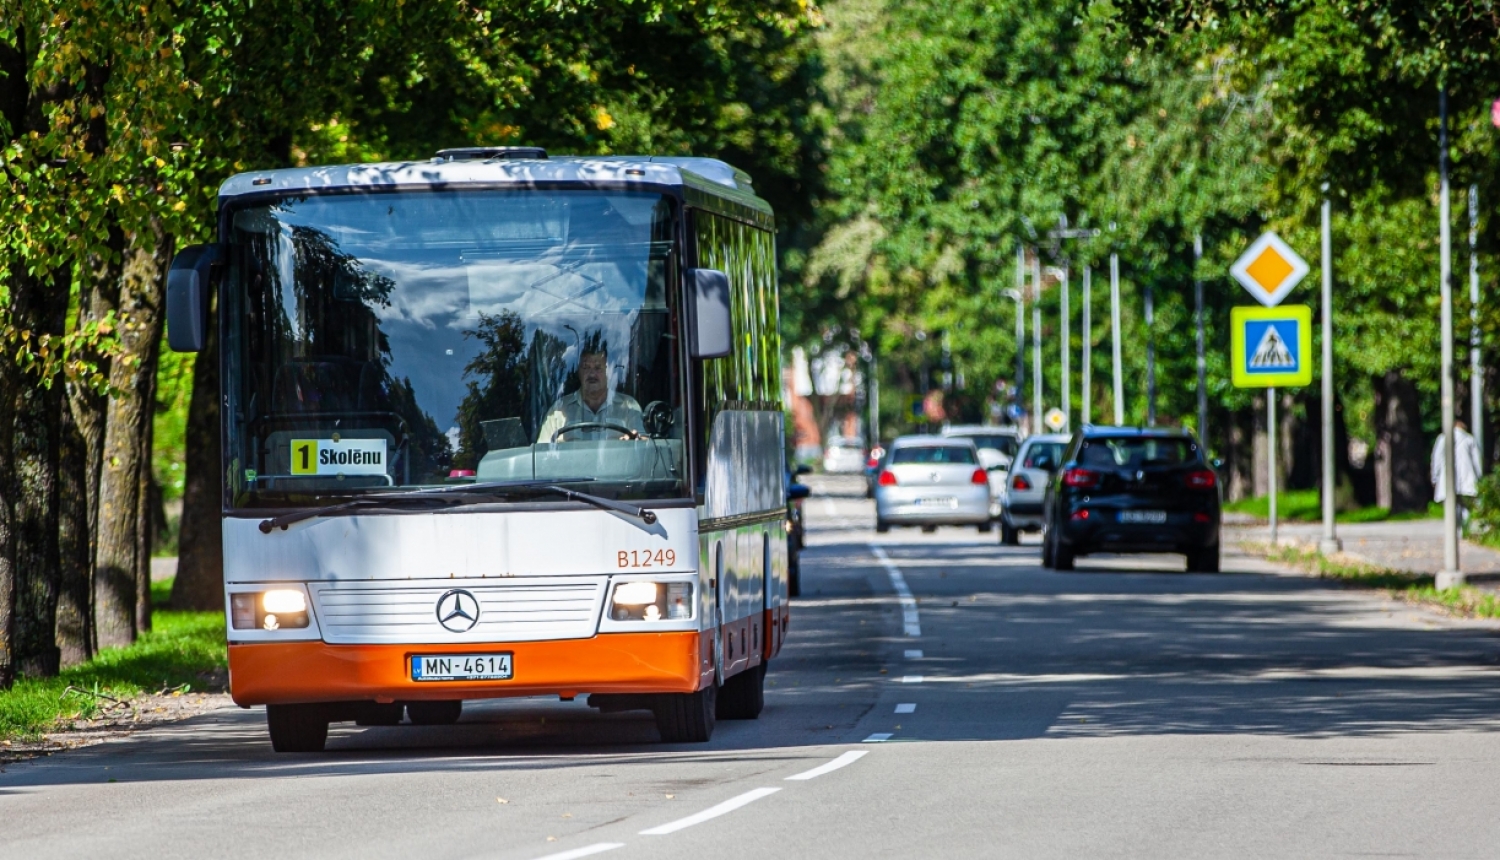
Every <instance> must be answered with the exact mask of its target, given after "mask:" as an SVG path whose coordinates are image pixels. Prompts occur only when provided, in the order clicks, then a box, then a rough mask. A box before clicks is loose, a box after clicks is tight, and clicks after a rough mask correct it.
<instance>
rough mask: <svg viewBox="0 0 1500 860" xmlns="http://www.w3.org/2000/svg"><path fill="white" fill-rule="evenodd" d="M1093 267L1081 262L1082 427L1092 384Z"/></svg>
mask: <svg viewBox="0 0 1500 860" xmlns="http://www.w3.org/2000/svg"><path fill="white" fill-rule="evenodd" d="M1092 276H1093V268H1092V267H1091V266H1089V264H1088V263H1084V264H1083V391H1082V393H1081V395H1080V396H1081V397H1082V398H1083V399H1082V400H1081V401H1080V402H1079V404H1078V409H1079V415H1078V426H1080V427H1082V426H1084V425H1085V424H1088V423H1089V420H1090V415H1089V401H1090V400H1092V399H1093V398H1091V397H1090V396H1089V394H1090V391H1089V389H1091V388H1093V386H1094V366H1093V365H1094V351H1093V343H1092V341H1093V339H1094V322H1093V319H1092V306H1093V298H1092V296H1093V292H1094V284H1093V277H1092Z"/></svg>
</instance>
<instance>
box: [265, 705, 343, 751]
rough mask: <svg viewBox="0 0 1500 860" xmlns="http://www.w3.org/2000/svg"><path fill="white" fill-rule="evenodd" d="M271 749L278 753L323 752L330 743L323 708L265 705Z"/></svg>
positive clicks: (319, 706)
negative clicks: (324, 747)
mask: <svg viewBox="0 0 1500 860" xmlns="http://www.w3.org/2000/svg"><path fill="white" fill-rule="evenodd" d="M266 728H268V729H270V730H271V749H273V750H275V751H277V752H279V753H295V752H322V751H323V746H324V744H326V743H328V711H327V710H326V709H325V708H324V707H323V706H322V705H266Z"/></svg>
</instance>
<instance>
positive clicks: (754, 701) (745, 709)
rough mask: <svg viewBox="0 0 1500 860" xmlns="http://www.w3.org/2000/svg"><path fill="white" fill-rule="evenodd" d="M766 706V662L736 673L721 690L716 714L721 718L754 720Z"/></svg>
mask: <svg viewBox="0 0 1500 860" xmlns="http://www.w3.org/2000/svg"><path fill="white" fill-rule="evenodd" d="M765 706H766V664H765V663H761V664H760V665H759V666H756V667H755V668H753V669H746V670H745V671H743V672H741V673H739V674H738V675H735V676H734V677H733V678H730V679H729V680H728V681H725V682H724V687H723V689H721V690H719V707H718V713H717V714H716V716H717V717H718V718H719V719H721V720H753V719H756V718H758V717H759V716H760V712H761V711H762V710H763V709H764V708H765Z"/></svg>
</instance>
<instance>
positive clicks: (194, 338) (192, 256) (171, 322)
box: [167, 245, 223, 352]
mask: <svg viewBox="0 0 1500 860" xmlns="http://www.w3.org/2000/svg"><path fill="white" fill-rule="evenodd" d="M222 255H223V252H222V250H221V247H220V246H219V245H191V246H189V247H187V248H184V249H182V250H181V251H179V252H178V253H177V256H176V257H174V258H173V259H172V268H171V269H169V270H168V271H167V343H168V345H170V346H171V347H172V351H173V352H199V351H201V350H202V349H203V344H204V341H205V340H206V339H207V337H208V279H209V272H210V270H211V269H212V268H213V265H214V264H215V263H217V262H219V260H220V259H221V258H222Z"/></svg>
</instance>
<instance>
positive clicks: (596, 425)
mask: <svg viewBox="0 0 1500 860" xmlns="http://www.w3.org/2000/svg"><path fill="white" fill-rule="evenodd" d="M570 430H618V431H620V432H621V433H624V434H625V435H626V436H629V437H630V438H632V439H639V438H641V434H640V433H637V432H636V431H634V430H632V429H630V428H629V427H626V426H625V425H623V424H615V423H613V422H610V421H580V422H578V423H577V424H564V425H563V426H561V427H559V428H557V429H556V430H554V431H553V432H552V440H551V441H552V442H553V443H554V444H555V443H556V442H557V437H559V436H561V435H562V434H564V433H567V432H568V431H570Z"/></svg>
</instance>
